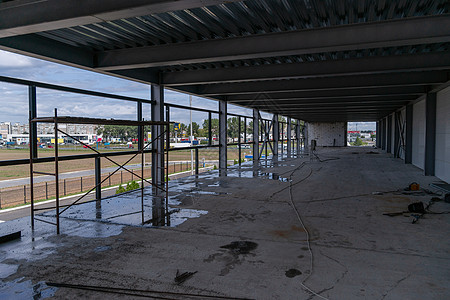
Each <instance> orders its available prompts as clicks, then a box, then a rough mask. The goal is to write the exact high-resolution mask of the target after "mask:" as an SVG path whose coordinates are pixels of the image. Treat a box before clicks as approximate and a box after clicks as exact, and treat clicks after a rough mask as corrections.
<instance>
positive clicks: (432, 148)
mask: <svg viewBox="0 0 450 300" xmlns="http://www.w3.org/2000/svg"><path fill="white" fill-rule="evenodd" d="M425 105H426V106H425V167H424V170H425V176H434V171H435V157H436V93H428V94H427V97H426V100H425Z"/></svg>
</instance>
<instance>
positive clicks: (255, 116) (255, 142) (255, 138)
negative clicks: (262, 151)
mask: <svg viewBox="0 0 450 300" xmlns="http://www.w3.org/2000/svg"><path fill="white" fill-rule="evenodd" d="M253 161H254V162H256V161H259V110H257V109H253Z"/></svg>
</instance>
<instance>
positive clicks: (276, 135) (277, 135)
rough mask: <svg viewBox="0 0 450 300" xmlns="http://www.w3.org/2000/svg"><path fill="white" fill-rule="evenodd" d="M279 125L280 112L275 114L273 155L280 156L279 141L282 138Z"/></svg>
mask: <svg viewBox="0 0 450 300" xmlns="http://www.w3.org/2000/svg"><path fill="white" fill-rule="evenodd" d="M278 125H279V123H278V114H274V115H273V128H272V139H273V156H278V141H279V140H280V128H279V126H278Z"/></svg>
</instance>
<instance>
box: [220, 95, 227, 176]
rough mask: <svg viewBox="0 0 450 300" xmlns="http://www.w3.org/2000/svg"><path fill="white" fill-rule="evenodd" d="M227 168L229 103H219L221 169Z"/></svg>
mask: <svg viewBox="0 0 450 300" xmlns="http://www.w3.org/2000/svg"><path fill="white" fill-rule="evenodd" d="M226 168H227V102H226V101H219V169H220V170H226Z"/></svg>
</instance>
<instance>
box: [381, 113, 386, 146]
mask: <svg viewBox="0 0 450 300" xmlns="http://www.w3.org/2000/svg"><path fill="white" fill-rule="evenodd" d="M380 131H381V150H386V118H383V119H382V120H381V130H380Z"/></svg>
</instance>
